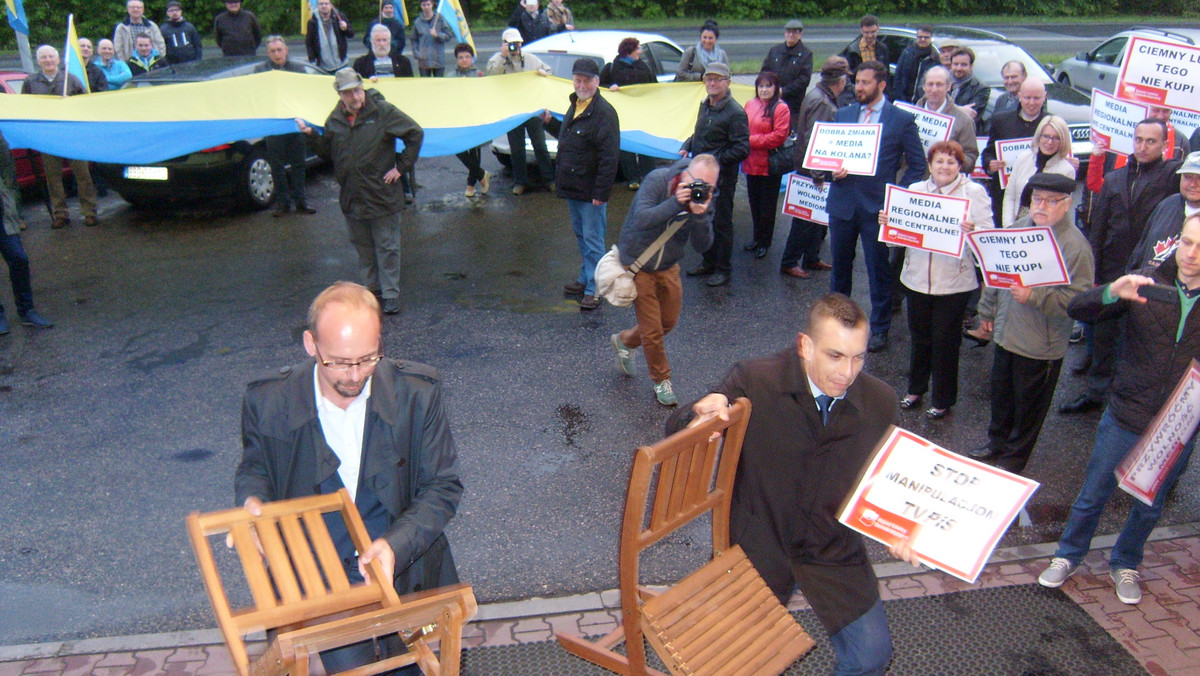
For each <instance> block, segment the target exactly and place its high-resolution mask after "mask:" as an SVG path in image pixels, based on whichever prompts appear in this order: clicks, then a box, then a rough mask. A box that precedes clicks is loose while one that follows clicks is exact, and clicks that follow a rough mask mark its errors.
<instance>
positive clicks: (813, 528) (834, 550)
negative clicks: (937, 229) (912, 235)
mask: <svg viewBox="0 0 1200 676" xmlns="http://www.w3.org/2000/svg"><path fill="white" fill-rule="evenodd" d="M868 335H869V333H868V323H867V316H866V314H864V313H863V311H862V309H860V308H859V307H858V305H856V304H855V303H854V301H852V300H850V299H849V298H847V297H846V296H843V295H841V294H836V293H831V294H829V295H827V296H825V297H824V298H822V299H820V300H818V301H817V302H816V303H814V304H813V306H812V309H811V310H810V311H809V314H808V323H807V325H806V326H805V327H804V330H803V331H801V332H800V333H798V334H797V335H796V344H795V345H794V346H788V347H787V348H786V349H784V350H782V351H780V352H777V353H775V354H773V355H768V356H766V357H760V358H757V359H748V360H746V361H743V362H739V363H737V364H735V365H734V367H733V368H732V369H730V370H729V374H728V375H726V376H725V379H724V380H723V381H722V382H721V384H719V385H718V386H717V387H716V388H715V389H714V390H713V392H712V393H711V394H709V395H707V396H705V397H704V398H702V399H700V400H699V401H697V402H696V403H694V404H692V405H691V406H689V407H684V408H680V409H679V410H678V411H677V412H676V413H674V414H673V415H672V416H671V418H670V419H669V420H668V421H667V431H668V432H673V431H676V430H678V429H679V428H681V427H683V426H684V425H685V424H688V425H698V424H700V423H702V422H704V421H705V420H708V419H710V418H712V417H713V416H716V415H722V414H723V412H724V410H725V408H726V407H728V406H729V402H730V401H733V400H734V399H736V398H738V397H748V398H749V399H750V401H752V402H753V403H754V415H752V416H750V425H749V427H748V428H747V429H746V439H745V442H744V443H743V444H742V457H741V460H740V462H739V466H738V473H737V481H736V482H735V483H734V486H733V505H732V511H731V513H730V520H729V535H730V539H731V541H732V542H733V543H734V544H737V545H740V546H741V548H742V549H743V550H744V551H745V552H746V556H747V557H748V558H749V559H750V562H751V563H753V564H754V567H755V569H757V570H758V572H759V574H761V575H762V577H763V580H764V581H765V582H766V583H767V586H769V587H770V588H771V590H772V591H773V592H775V594H776V596H778V597H779V598H780V599H781V600H782V601H783V602H784V603H786V602H787V600H788V598H789V597H790V596H791V594H792V590H793V589H795V588H797V587H798V588H799V589H800V591H801V592H803V594H804V597H805V599H807V600H808V602H809V604H811V605H812V608H813V611H814V612H815V613H816V615H817V619H819V620H820V621H821V624H822V625H823V626H824V627H825V631H826V633H828V634H829V641H830V643H832V644H833V649H834V651H835V652H836V653H837V660H838V664H837V669H836V671H835V673H836V674H882V673H884V671H885V670H886V669H887V666H888V662H889V660H890V659H891V655H892V641H891V636H890V635H889V633H888V627H887V618H886V617H885V616H884V612H883V604H882V603H881V602H880V599H879V583H878V581H877V580H876V578H875V573H874V569H873V568H872V566H871V561H870V560H869V559H868V558H867V550H866V546H865V545H864V543H863V539H862V537H861V536H860V535H858V534H857V533H855V532H854V531H852V530H850V529H849V528H847V527H846V526H844V525H842V524H841V523H839V522H838V520H837V511H838V509H839V507H840V505H841V503H842V500H843V499H844V498H845V497H846V495H848V494H849V493H850V491H851V490H852V489H853V488H854V486H855V484H856V483H857V482H858V473H859V470H861V469H862V467H863V465H864V463H866V462H867V460H868V459H869V458H870V457H871V454H872V452H873V451H874V450H875V448H876V447H877V445H878V444H879V440H880V439H882V438H883V436H884V435H885V434H886V433H887V432H888V430H889V429H890V427H891V426H892V425H893V424H895V423H896V420H897V414H898V411H899V409H898V407H897V405H896V395H895V393H894V392H893V391H892V388H891V387H890V386H889V385H887V384H886V383H884V382H883V381H881V380H879V379H878V378H875V377H873V376H871V375H868V374H866V373H863V372H862V368H863V365H864V363H865V362H866V356H867V337H868ZM892 555H893V556H896V557H897V558H902V559H904V560H907V561H909V562H910V563H915V562H916V559H915V558H914V557H913V556H912V553H911V549H910V548H909V547H908V546H907V545H899V546H897V547H896V548H894V549H893V550H892Z"/></svg>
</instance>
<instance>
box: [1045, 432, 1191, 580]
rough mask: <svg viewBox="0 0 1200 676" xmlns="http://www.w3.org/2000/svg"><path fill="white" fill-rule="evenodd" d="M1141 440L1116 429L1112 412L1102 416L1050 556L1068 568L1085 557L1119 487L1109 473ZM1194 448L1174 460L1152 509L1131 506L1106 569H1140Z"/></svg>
mask: <svg viewBox="0 0 1200 676" xmlns="http://www.w3.org/2000/svg"><path fill="white" fill-rule="evenodd" d="M1140 436H1141V435H1140V434H1136V433H1134V432H1129V431H1127V430H1124V429H1121V428H1120V427H1119V426H1117V421H1116V419H1115V418H1113V416H1112V412H1111V411H1109V410H1105V411H1104V416H1103V417H1101V418H1100V426H1099V427H1097V428H1096V445H1095V447H1094V448H1093V449H1092V458H1091V460H1089V461H1088V466H1087V472H1086V473H1085V474H1084V478H1083V487H1082V488H1080V489H1079V497H1077V498H1075V502H1074V504H1072V505H1071V516H1070V518H1068V519H1067V527H1066V529H1065V530H1064V531H1063V534H1062V537H1060V538H1059V540H1058V551H1057V552H1055V553H1054V555H1055V556H1060V557H1062V558H1064V559H1066V560H1068V561H1070V562H1071V563H1072V564H1078V563H1079V562H1080V561H1083V557H1084V556H1086V555H1087V553H1088V550H1089V549H1090V548H1091V544H1092V535H1093V534H1095V532H1096V526H1097V525H1098V524H1099V523H1100V515H1101V514H1103V513H1104V505H1105V504H1106V503H1107V502H1108V499H1109V498H1110V497H1112V494H1113V491H1114V490H1116V488H1117V478H1116V476H1115V475H1114V474H1113V470H1115V469H1116V468H1117V465H1118V464H1120V462H1121V460H1123V459H1124V458H1125V455H1126V454H1128V453H1129V449H1131V448H1133V446H1134V444H1136V443H1137V440H1138V438H1139V437H1140ZM1195 443H1196V438H1195V437H1192V438H1191V439H1189V440H1188V442H1187V444H1186V445H1185V446H1184V447H1183V452H1181V453H1180V454H1179V457H1178V458H1177V459H1176V460H1175V466H1174V467H1172V468H1171V471H1170V472H1168V473H1167V478H1166V480H1165V481H1164V482H1163V485H1162V488H1161V489H1159V491H1158V497H1156V498H1155V499H1154V504H1153V505H1146V503H1144V502H1142V501H1140V500H1135V501H1134V503H1133V508H1132V509H1130V510H1129V518H1128V519H1126V520H1125V526H1124V528H1122V529H1121V534H1120V535H1118V536H1117V543H1116V544H1115V545H1114V546H1113V548H1112V552H1111V553H1110V554H1109V557H1108V564H1109V566H1110V567H1111V568H1113V569H1114V570H1115V569H1117V568H1134V569H1136V568H1137V567H1138V565H1139V564H1141V562H1142V550H1143V549H1144V548H1145V545H1146V539H1147V538H1149V537H1150V531H1152V530H1154V526H1155V524H1157V523H1158V517H1159V515H1160V514H1162V509H1163V504H1164V503H1165V502H1166V501H1167V494H1168V493H1170V492H1171V488H1173V487H1174V486H1175V482H1176V481H1178V480H1179V475H1180V474H1183V470H1184V469H1185V468H1186V467H1187V462H1188V458H1189V457H1190V456H1191V455H1192V447H1193V446H1194V445H1195Z"/></svg>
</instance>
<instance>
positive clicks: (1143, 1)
mask: <svg viewBox="0 0 1200 676" xmlns="http://www.w3.org/2000/svg"><path fill="white" fill-rule="evenodd" d="M405 1H406V4H407V7H408V12H409V16H410V18H411V17H412V16H414V15H415V14H416V13H417V11H418V6H417V2H418V0H405ZM548 1H549V0H543V4H546V3H548ZM565 1H566V5H567V7H569V8H570V9H571V11H572V12H573V13H574V14H575V20H576V23H577V24H578V25H579V26H581V27H587V26H588V22H589V21H600V20H604V21H606V23H607V24H608V25H609V26H611V25H612V21H611V19H612V17H619V16H624V17H633V18H640V19H648V20H654V19H669V18H683V17H696V18H697V25H698V24H699V23H700V22H701V20H702V19H703V18H705V17H714V18H716V19H718V20H720V21H722V22H736V21H739V20H756V19H770V18H792V17H798V18H801V19H809V18H812V17H822V18H826V17H828V18H845V19H850V20H852V19H856V18H858V17H859V16H862V15H863V14H866V13H869V12H873V13H875V14H881V15H896V14H900V15H907V16H910V17H921V16H929V17H970V16H980V15H988V16H997V15H998V16H1004V15H1014V16H1046V17H1103V16H1108V15H1115V14H1129V15H1140V16H1148V15H1160V16H1164V15H1165V16H1180V17H1184V16H1188V17H1195V16H1200V9H1198V5H1197V3H1196V2H1194V0H1041V1H1039V2H1032V3H1031V2H1028V1H1022V0H992V2H987V3H981V2H978V1H977V0H891V1H890V2H888V3H886V4H884V3H880V2H878V1H872V0H837V1H833V0H592V1H591V2H581V1H578V0H565ZM460 2H461V4H462V6H463V11H464V12H465V13H466V15H467V21H468V22H470V23H471V24H472V26H475V25H478V26H480V27H484V26H490V27H495V26H500V25H503V24H504V23H505V21H507V19H508V15H509V14H510V13H511V12H512V10H513V8H515V7H516V4H517V3H516V0H460ZM145 4H146V15H147V16H148V17H149V18H150V19H151V20H153V21H155V22H156V23H161V22H163V21H165V20H166V6H167V0H145ZM183 4H184V11H183V16H184V18H185V19H187V20H188V21H191V22H192V23H193V24H195V26H196V28H197V30H199V31H200V32H201V33H202V34H203V35H205V36H208V35H211V33H212V21H213V17H215V16H216V15H217V14H218V13H220V12H222V11H224V9H225V6H224V4H223V3H222V2H220V1H218V0H205V1H204V2H193V1H191V0H183ZM334 4H335V6H336V7H337V8H338V9H340V10H342V11H343V12H345V13H346V15H347V16H349V17H350V21H351V23H352V24H353V25H354V28H355V30H356V31H361V30H362V29H363V28H365V27H366V24H367V21H368V20H369V18H370V17H371V16H374V15H375V14H376V13H377V12H378V6H379V5H378V2H377V0H341V2H336V3H334ZM243 8H244V9H246V10H249V11H251V12H254V14H255V15H256V16H257V17H258V20H259V23H261V24H262V27H263V30H264V31H266V32H268V33H282V34H284V35H296V34H298V33H299V32H300V0H245V2H244V4H243ZM69 12H75V24H76V26H77V28H78V31H79V35H80V36H81V37H90V38H92V39H93V40H97V39H99V38H102V37H111V36H112V31H113V27H114V26H115V25H116V24H117V22H119V21H120V20H121V19H123V18H124V17H125V16H126V13H125V3H124V1H123V0H104V1H103V2H96V1H92V2H87V3H80V2H77V1H76V0H25V13H26V15H27V16H28V18H29V26H30V30H31V35H30V37H29V40H30V42H31V43H33V44H34V45H38V44H42V43H50V44H55V45H57V44H59V43H60V42H62V40H63V39H64V37H65V35H66V19H67V14H68V13H69ZM15 45H16V40H15V37H14V34H13V31H12V29H11V28H10V27H9V26H8V25H7V22H3V28H0V48H4V49H13V48H14V47H15Z"/></svg>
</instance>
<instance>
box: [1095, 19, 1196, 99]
mask: <svg viewBox="0 0 1200 676" xmlns="http://www.w3.org/2000/svg"><path fill="white" fill-rule="evenodd" d="M1197 82H1200V47H1196V46H1191V45H1185V44H1182V43H1179V42H1164V41H1162V40H1152V39H1150V38H1143V37H1135V38H1133V39H1132V40H1130V41H1129V47H1128V50H1127V51H1126V52H1125V62H1124V63H1123V64H1122V65H1121V74H1120V75H1119V76H1117V86H1116V89H1115V90H1114V91H1115V93H1116V95H1117V98H1119V99H1121V100H1123V101H1134V102H1136V103H1147V104H1150V105H1153V106H1167V107H1169V108H1180V109H1182V110H1194V111H1197V112H1200V91H1197V90H1196V84H1197Z"/></svg>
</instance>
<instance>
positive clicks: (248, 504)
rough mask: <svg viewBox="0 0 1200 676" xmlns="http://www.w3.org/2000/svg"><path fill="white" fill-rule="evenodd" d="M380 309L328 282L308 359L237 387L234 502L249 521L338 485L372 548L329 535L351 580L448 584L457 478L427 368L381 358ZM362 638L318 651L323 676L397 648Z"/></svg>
mask: <svg viewBox="0 0 1200 676" xmlns="http://www.w3.org/2000/svg"><path fill="white" fill-rule="evenodd" d="M381 326H382V315H381V312H380V308H379V301H378V300H376V298H375V296H374V295H373V294H372V293H371V292H370V291H368V290H367V289H366V288H364V287H362V286H359V285H358V284H353V283H350V282H338V283H336V284H334V285H333V286H331V287H329V288H327V289H325V290H324V291H322V292H321V293H320V295H318V296H317V297H316V299H315V300H313V302H312V305H311V306H310V307H309V310H308V329H307V330H306V331H305V332H304V349H305V351H306V352H307V353H308V355H309V357H310V358H309V359H308V360H306V361H304V362H302V363H300V364H298V365H296V366H293V367H287V368H284V369H282V370H280V371H279V372H277V373H274V374H272V375H271V376H268V377H266V378H263V379H261V380H256V381H254V382H251V383H250V385H249V386H248V387H247V388H246V395H245V399H244V400H243V403H242V449H243V450H242V461H241V463H240V464H239V465H238V468H237V473H236V474H235V476H234V489H235V493H236V500H237V503H238V504H239V505H241V506H243V507H245V508H246V509H247V510H249V511H250V512H251V513H253V514H259V513H261V509H262V506H263V504H264V503H266V502H270V501H272V500H283V499H287V498H297V497H304V496H308V495H316V494H324V493H333V492H336V491H337V490H339V489H341V488H345V489H346V490H347V491H349V493H350V497H351V498H352V499H353V500H354V504H355V505H356V506H357V507H358V510H359V512H361V513H362V516H363V522H364V523H365V525H366V527H367V533H368V534H369V535H370V537H371V538H372V544H371V546H370V547H368V548H367V550H366V551H364V552H355V550H354V545H353V544H352V543H351V542H350V537H349V534H348V533H347V532H346V531H345V528H344V526H343V527H342V528H341V532H338V530H337V529H335V528H331V530H330V535H332V536H333V540H334V544H335V545H336V546H337V549H338V554H339V556H340V557H341V559H342V562H343V564H344V566H345V568H346V574H347V576H348V577H349V578H350V579H351V580H352V581H360V580H362V579H363V578H364V577H365V575H366V574H367V573H366V570H367V569H366V564H367V563H369V562H370V561H372V560H378V561H379V562H380V563H381V564H382V566H383V571H384V574H385V575H387V576H390V577H391V578H392V580H393V582H394V585H395V587H396V591H397V592H398V593H401V594H406V593H409V592H415V591H422V590H425V589H430V588H434V587H439V586H443V585H447V584H453V583H455V582H457V581H458V574H457V572H456V570H455V567H454V559H453V557H452V556H451V554H450V544H449V542H448V541H447V540H446V536H445V534H444V532H443V531H444V530H445V528H446V524H447V523H449V521H450V518H451V517H453V516H454V513H455V511H456V510H457V508H458V502H459V499H460V498H461V497H462V491H463V486H462V481H461V480H460V479H459V475H458V454H457V451H456V449H455V446H454V439H453V437H452V435H451V433H450V423H449V420H448V419H447V417H446V411H445V409H444V407H443V405H442V386H441V380H440V378H439V376H438V372H437V370H435V369H434V368H432V367H429V366H426V365H424V364H418V363H416V362H410V361H401V360H398V359H389V358H385V357H384V356H383V341H382V335H381ZM380 643H381V644H380V645H379V646H376V645H374V644H373V641H363V642H362V643H356V644H353V645H350V646H347V647H346V648H339V649H336V650H330V651H326V652H324V653H321V661H322V662H323V663H324V666H325V669H326V671H328V672H330V673H333V672H335V671H336V672H340V671H343V670H345V669H348V668H352V667H355V666H360V665H362V664H365V663H368V662H370V661H372V658H373V656H374V654H375V652H376V650H377V649H378V650H381V651H382V652H384V653H385V655H386V654H397V653H398V652H403V647H402V646H397V645H392V644H390V643H387V642H382V641H381V642H380Z"/></svg>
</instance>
